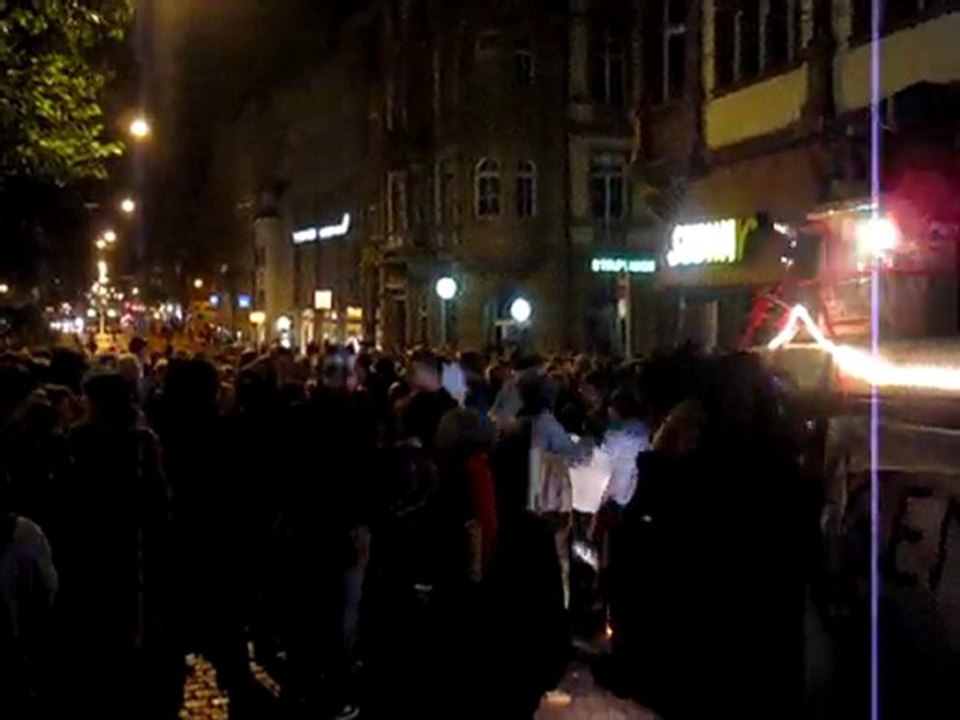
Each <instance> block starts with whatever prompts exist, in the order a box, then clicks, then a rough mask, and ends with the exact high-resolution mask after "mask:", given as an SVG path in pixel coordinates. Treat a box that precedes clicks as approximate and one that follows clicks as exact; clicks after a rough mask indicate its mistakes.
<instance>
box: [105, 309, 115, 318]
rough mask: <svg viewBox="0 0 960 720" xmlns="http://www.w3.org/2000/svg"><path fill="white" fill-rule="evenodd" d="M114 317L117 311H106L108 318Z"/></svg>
mask: <svg viewBox="0 0 960 720" xmlns="http://www.w3.org/2000/svg"><path fill="white" fill-rule="evenodd" d="M116 316H117V311H116V310H115V309H114V308H110V309H109V310H107V317H108V318H115V317H116Z"/></svg>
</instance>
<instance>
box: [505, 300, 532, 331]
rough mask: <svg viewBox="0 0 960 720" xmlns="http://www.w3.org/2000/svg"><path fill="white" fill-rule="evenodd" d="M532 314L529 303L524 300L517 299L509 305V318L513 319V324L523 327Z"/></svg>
mask: <svg viewBox="0 0 960 720" xmlns="http://www.w3.org/2000/svg"><path fill="white" fill-rule="evenodd" d="M532 314H533V308H532V307H531V306H530V302H529V301H528V300H527V299H526V298H522V297H518V298H517V299H516V300H514V301H513V302H512V303H511V304H510V317H512V318H513V320H514V322H516V323H518V324H520V325H523V324H525V323H526V322H527V321H529V320H530V315H532Z"/></svg>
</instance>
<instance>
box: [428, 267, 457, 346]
mask: <svg viewBox="0 0 960 720" xmlns="http://www.w3.org/2000/svg"><path fill="white" fill-rule="evenodd" d="M458 289H459V288H458V286H457V281H456V280H454V279H453V278H452V277H442V278H440V279H439V280H437V284H436V286H435V287H434V290H436V293H437V297H438V298H440V344H441V345H446V344H447V303H448V302H450V301H451V300H453V298H455V297H456V295H457V290H458Z"/></svg>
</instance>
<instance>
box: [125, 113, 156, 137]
mask: <svg viewBox="0 0 960 720" xmlns="http://www.w3.org/2000/svg"><path fill="white" fill-rule="evenodd" d="M151 130H152V128H151V127H150V123H149V122H148V121H147V119H146V118H145V117H138V118H134V120H133V121H132V122H131V123H130V134H131V135H132V136H133V137H134V139H136V140H145V139H146V138H147V137H148V136H149V135H150V132H151Z"/></svg>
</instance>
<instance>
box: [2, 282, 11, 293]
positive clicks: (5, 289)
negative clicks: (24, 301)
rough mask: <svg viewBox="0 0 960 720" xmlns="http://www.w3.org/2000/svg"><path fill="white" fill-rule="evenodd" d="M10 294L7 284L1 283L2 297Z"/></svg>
mask: <svg viewBox="0 0 960 720" xmlns="http://www.w3.org/2000/svg"><path fill="white" fill-rule="evenodd" d="M9 292H10V286H9V285H7V283H0V295H7V294H9Z"/></svg>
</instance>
